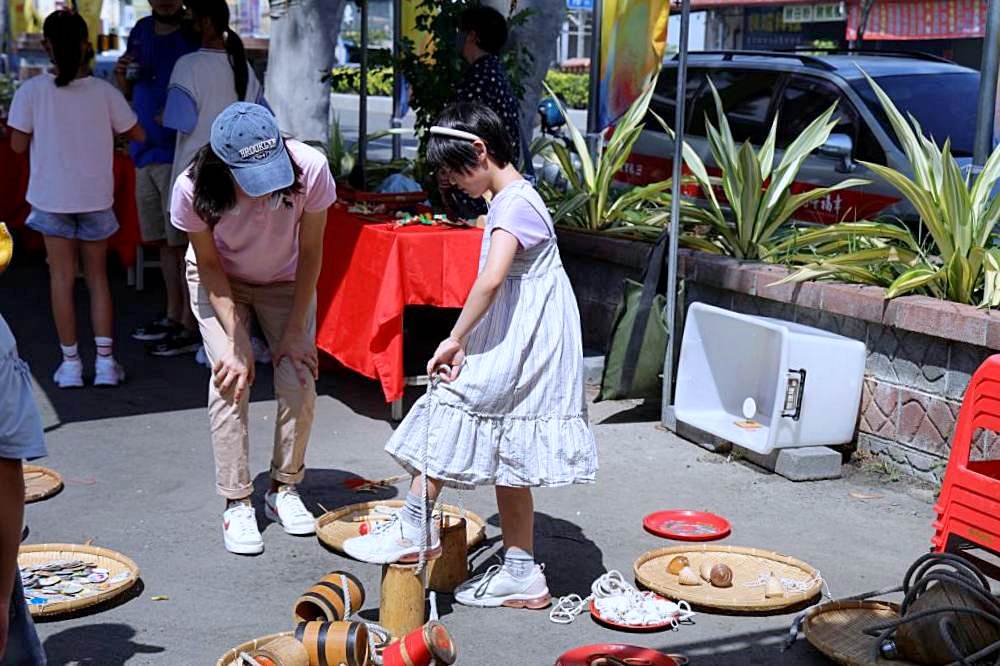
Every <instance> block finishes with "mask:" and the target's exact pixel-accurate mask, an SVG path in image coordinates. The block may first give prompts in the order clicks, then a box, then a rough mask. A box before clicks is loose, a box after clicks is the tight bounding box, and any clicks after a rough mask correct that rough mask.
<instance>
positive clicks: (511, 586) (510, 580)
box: [455, 564, 552, 610]
mask: <svg viewBox="0 0 1000 666" xmlns="http://www.w3.org/2000/svg"><path fill="white" fill-rule="evenodd" d="M455 601H457V602H458V603H460V604H462V605H464V606H477V607H479V608H496V607H498V606H507V607H508V608H530V609H532V610H539V609H541V608H545V607H546V606H548V605H549V604H550V603H552V597H551V595H549V587H548V585H547V584H546V582H545V574H544V573H543V572H542V567H540V566H539V565H537V564H536V565H535V569H534V571H532V572H531V575H530V576H528V577H527V578H525V579H523V580H522V579H518V578H514V577H513V576H511V575H510V573H508V572H507V570H506V569H504V568H503V566H502V565H499V564H496V565H494V566H492V567H490V568H489V569H487V570H486V573H485V574H482V575H481V576H476V577H474V578H471V579H469V580H467V581H465V582H464V583H462V584H461V585H459V586H458V588H457V589H456V590H455Z"/></svg>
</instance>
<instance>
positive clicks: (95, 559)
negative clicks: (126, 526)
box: [17, 543, 139, 618]
mask: <svg viewBox="0 0 1000 666" xmlns="http://www.w3.org/2000/svg"><path fill="white" fill-rule="evenodd" d="M52 560H83V561H84V562H90V563H93V564H95V565H97V566H99V567H101V568H103V569H107V570H108V573H109V579H110V578H114V577H115V576H117V575H118V574H120V573H124V572H129V573H130V574H131V575H130V576H129V577H128V578H127V579H126V580H124V581H122V582H120V583H117V584H115V585H112V586H111V587H109V588H108V589H107V590H104V591H103V592H101V593H99V594H95V595H93V596H89V597H83V598H81V599H73V600H72V601H54V602H52V603H48V604H42V605H30V606H28V609H29V610H30V611H31V616H32V617H35V618H50V617H55V616H57V615H64V614H67V613H75V612H77V611H79V610H82V609H84V608H89V607H90V606H96V605H98V604H101V603H104V602H105V601H108V600H110V599H114V598H115V597H117V596H119V595H120V594H124V593H125V592H127V591H128V590H129V589H131V588H132V587H133V586H134V585H135V584H136V583H137V582H139V567H138V566H136V563H135V562H133V561H132V560H131V559H129V558H128V557H125V556H124V555H122V554H121V553H118V552H115V551H113V550H108V549H107V548H98V547H96V546H83V545H77V544H70V543H42V544H37V545H33V546H21V549H20V550H19V551H18V553H17V563H18V565H19V566H25V565H28V564H44V563H46V562H51V561H52Z"/></svg>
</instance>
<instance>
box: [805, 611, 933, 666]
mask: <svg viewBox="0 0 1000 666" xmlns="http://www.w3.org/2000/svg"><path fill="white" fill-rule="evenodd" d="M897 617H899V606H897V605H896V604H891V603H888V602H885V601H831V602H830V603H826V604H822V605H820V606H816V607H815V608H811V609H810V610H809V613H808V614H807V615H806V619H805V623H804V625H803V627H802V630H803V631H804V632H805V635H806V639H807V640H808V641H809V642H810V643H812V645H813V647H815V648H816V649H817V650H819V651H820V652H822V653H823V654H825V655H826V656H827V657H829V658H830V659H832V660H833V661H835V662H837V663H838V664H843V665H844V666H916V665H915V664H914V663H913V662H910V661H902V660H898V659H894V660H892V661H890V660H887V659H882V658H881V657H879V656H877V652H876V648H877V646H878V640H877V639H876V638H875V637H874V636H869V635H868V634H866V633H865V629H868V628H870V627H874V626H875V625H878V624H884V623H886V622H889V621H890V620H895V619H896V618H897Z"/></svg>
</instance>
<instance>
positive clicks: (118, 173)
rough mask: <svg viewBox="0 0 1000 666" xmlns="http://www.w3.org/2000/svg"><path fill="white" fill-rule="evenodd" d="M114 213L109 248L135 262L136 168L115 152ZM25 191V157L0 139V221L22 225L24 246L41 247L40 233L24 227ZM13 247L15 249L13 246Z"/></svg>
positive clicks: (129, 263)
mask: <svg viewBox="0 0 1000 666" xmlns="http://www.w3.org/2000/svg"><path fill="white" fill-rule="evenodd" d="M114 170H115V204H114V207H115V215H116V216H117V217H118V225H119V227H120V228H119V229H118V231H117V232H116V233H115V235H114V236H112V237H111V239H110V240H109V248H110V249H111V251H112V252H114V253H115V254H117V255H118V258H119V259H120V260H121V262H122V264H123V265H124V266H133V265H135V246H136V244H138V243H139V242H140V238H141V236H140V234H139V215H138V213H137V212H136V208H135V168H134V167H133V165H132V160H131V159H130V158H129V156H128V155H124V154H122V153H119V152H115V162H114ZM27 192H28V159H27V157H25V156H24V155H18V154H16V153H15V152H14V151H12V150H11V149H10V139H9V138H7V137H6V136H5V137H3V139H0V222H6V223H7V225H8V226H9V227H10V228H11V229H21V230H22V233H21V236H20V239H21V241H22V243H23V244H24V246H25V248H24V249H39V248H41V247H43V244H42V237H41V235H40V234H37V233H35V232H34V231H31V230H30V229H27V228H24V221H25V220H26V219H27V218H28V213H30V212H31V205H30V204H28V202H27V201H25V200H24V197H25V195H26V194H27ZM15 251H16V249H15Z"/></svg>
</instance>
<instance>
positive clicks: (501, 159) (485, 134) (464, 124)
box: [427, 102, 514, 173]
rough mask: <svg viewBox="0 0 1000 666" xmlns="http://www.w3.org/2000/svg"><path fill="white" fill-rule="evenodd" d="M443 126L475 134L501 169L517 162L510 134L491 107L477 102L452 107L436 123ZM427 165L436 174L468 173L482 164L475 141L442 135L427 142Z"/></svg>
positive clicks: (431, 137) (460, 103)
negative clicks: (446, 172) (478, 164)
mask: <svg viewBox="0 0 1000 666" xmlns="http://www.w3.org/2000/svg"><path fill="white" fill-rule="evenodd" d="M436 124H437V125H439V126H440V127H447V128H449V129H456V130H461V131H463V132H469V133H471V134H475V135H476V136H478V137H479V138H480V139H482V140H483V143H485V144H486V153H487V155H489V156H490V158H491V159H492V160H493V161H494V162H496V163H497V165H498V166H500V167H505V166H507V165H508V164H510V163H511V162H512V161H513V157H514V155H513V146H512V143H511V138H510V133H509V132H508V131H507V128H506V127H504V124H503V121H502V120H500V116H498V115H497V114H496V113H495V112H494V111H493V110H492V109H491V108H489V107H488V106H485V105H483V104H479V103H477V102H459V103H457V104H452V105H451V106H449V107H448V108H446V109H445V110H444V112H442V113H441V116H440V117H439V118H438V121H437V123H436ZM427 162H428V164H429V165H430V167H431V169H432V170H434V171H438V172H440V171H450V172H453V173H467V172H469V171H472V170H473V169H474V168H475V167H476V164H477V163H478V156H477V155H476V151H475V149H473V147H472V142H471V141H468V140H466V139H458V138H453V137H450V136H442V135H440V134H431V136H430V139H429V140H428V141H427Z"/></svg>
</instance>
